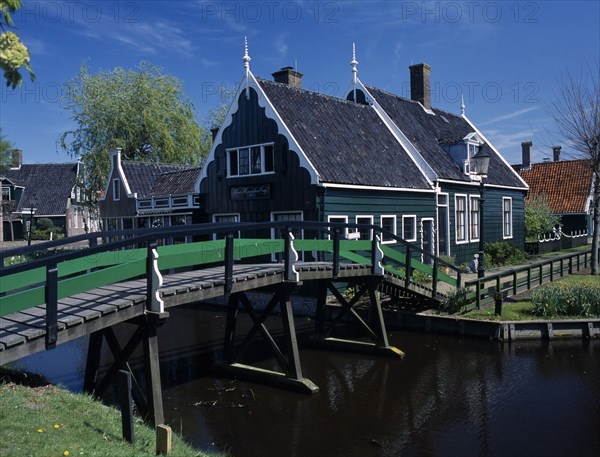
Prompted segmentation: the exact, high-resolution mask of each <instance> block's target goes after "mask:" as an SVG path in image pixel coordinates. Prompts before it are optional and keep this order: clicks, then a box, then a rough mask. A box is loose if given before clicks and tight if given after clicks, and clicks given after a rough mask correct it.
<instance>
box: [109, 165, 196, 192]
mask: <svg viewBox="0 0 600 457" xmlns="http://www.w3.org/2000/svg"><path fill="white" fill-rule="evenodd" d="M121 166H122V168H123V172H124V173H125V177H126V178H127V182H128V183H129V189H130V190H131V192H133V193H137V194H138V197H146V196H148V195H149V193H150V190H151V189H152V186H153V185H154V182H155V181H156V179H157V178H158V176H159V175H160V174H161V173H168V172H171V171H181V170H185V169H186V167H185V166H184V165H166V164H159V163H145V162H130V161H125V160H124V161H122V162H121Z"/></svg>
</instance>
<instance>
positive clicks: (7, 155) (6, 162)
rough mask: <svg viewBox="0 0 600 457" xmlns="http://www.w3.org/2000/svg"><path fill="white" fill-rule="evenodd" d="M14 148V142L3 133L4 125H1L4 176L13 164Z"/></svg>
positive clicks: (0, 173) (0, 165)
mask: <svg viewBox="0 0 600 457" xmlns="http://www.w3.org/2000/svg"><path fill="white" fill-rule="evenodd" d="M12 149H13V145H12V143H11V142H10V141H8V140H7V139H6V136H5V135H3V134H2V127H0V176H3V175H4V174H5V173H6V172H7V171H8V170H9V169H10V167H11V165H12Z"/></svg>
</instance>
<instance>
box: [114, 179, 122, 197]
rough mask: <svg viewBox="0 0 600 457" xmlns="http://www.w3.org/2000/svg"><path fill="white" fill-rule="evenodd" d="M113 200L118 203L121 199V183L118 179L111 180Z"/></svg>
mask: <svg viewBox="0 0 600 457" xmlns="http://www.w3.org/2000/svg"><path fill="white" fill-rule="evenodd" d="M112 190H113V200H114V201H118V200H120V199H121V183H120V181H119V180H118V179H113V189H112Z"/></svg>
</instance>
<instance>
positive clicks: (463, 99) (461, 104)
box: [460, 94, 465, 116]
mask: <svg viewBox="0 0 600 457" xmlns="http://www.w3.org/2000/svg"><path fill="white" fill-rule="evenodd" d="M460 115H461V116H464V115H465V96H464V94H460Z"/></svg>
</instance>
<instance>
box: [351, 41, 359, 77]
mask: <svg viewBox="0 0 600 457" xmlns="http://www.w3.org/2000/svg"><path fill="white" fill-rule="evenodd" d="M357 65H358V60H356V46H355V44H354V43H352V60H351V61H350V66H351V67H352V73H353V74H354V84H356V74H357V73H358V68H357V67H356V66H357Z"/></svg>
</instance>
